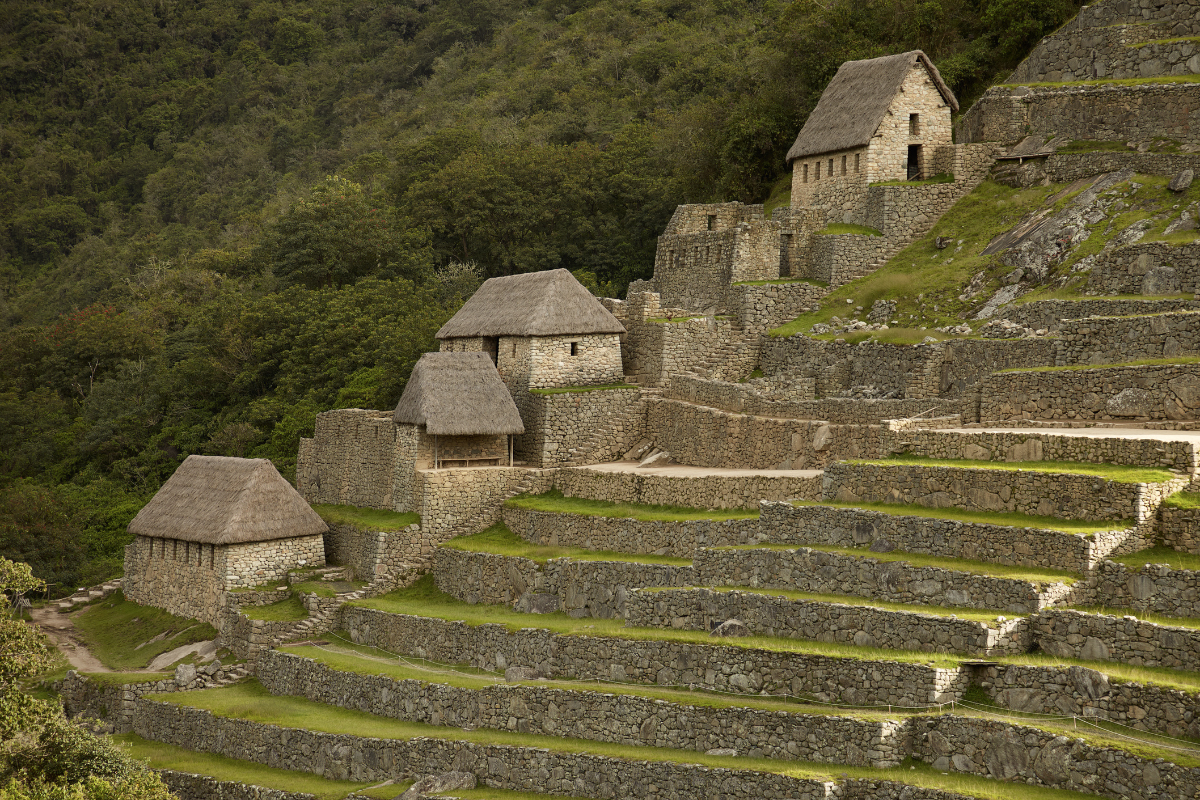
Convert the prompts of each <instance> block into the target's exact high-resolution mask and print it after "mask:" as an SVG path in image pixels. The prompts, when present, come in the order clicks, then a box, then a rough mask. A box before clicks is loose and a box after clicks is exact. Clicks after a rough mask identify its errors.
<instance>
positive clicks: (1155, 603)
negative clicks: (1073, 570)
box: [1073, 561, 1200, 617]
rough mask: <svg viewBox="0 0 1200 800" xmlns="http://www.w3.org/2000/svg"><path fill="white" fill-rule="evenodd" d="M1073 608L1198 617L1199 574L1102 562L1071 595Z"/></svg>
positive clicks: (1194, 571)
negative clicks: (1105, 607)
mask: <svg viewBox="0 0 1200 800" xmlns="http://www.w3.org/2000/svg"><path fill="white" fill-rule="evenodd" d="M1073 602H1074V604H1075V605H1082V606H1110V607H1115V608H1132V609H1135V610H1137V611H1139V612H1141V613H1145V614H1162V615H1164V616H1168V617H1200V572H1197V571H1196V570H1190V569H1172V568H1171V566H1170V565H1169V564H1146V565H1144V566H1142V567H1141V568H1139V569H1134V568H1132V567H1127V566H1125V565H1124V564H1119V563H1117V562H1115V561H1103V562H1101V563H1100V565H1099V566H1098V567H1097V568H1096V570H1095V571H1094V572H1092V573H1091V574H1090V575H1088V579H1087V582H1086V585H1085V586H1083V587H1080V588H1079V589H1078V590H1077V591H1076V593H1075V599H1074V601H1073Z"/></svg>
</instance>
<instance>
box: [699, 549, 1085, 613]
mask: <svg viewBox="0 0 1200 800" xmlns="http://www.w3.org/2000/svg"><path fill="white" fill-rule="evenodd" d="M695 567H696V581H695V585H699V586H752V587H755V588H761V587H778V588H784V589H795V590H797V591H802V592H813V593H817V594H848V595H856V596H859V597H868V598H871V599H872V600H884V601H887V602H892V603H915V604H919V605H931V606H961V607H964V608H980V609H997V610H1000V611H1007V612H1010V613H1013V614H1030V613H1032V612H1035V611H1037V610H1039V609H1041V608H1046V607H1049V606H1053V605H1058V604H1061V603H1064V602H1066V600H1067V598H1068V597H1069V596H1071V594H1072V593H1071V586H1070V584H1068V583H1054V584H1046V585H1039V584H1035V583H1032V582H1030V581H1024V580H1017V579H1015V578H996V577H993V576H990V575H977V574H975V573H971V572H958V571H955V570H948V569H941V568H938V567H919V566H915V565H913V564H910V563H907V562H904V561H879V560H878V559H874V558H871V557H870V555H869V551H866V552H864V553H863V554H862V555H861V556H858V555H846V554H842V553H827V552H824V551H821V550H811V549H809V548H807V547H801V548H797V549H794V550H777V549H766V548H763V549H746V550H743V549H736V550H733V549H711V548H704V549H701V550H699V551H698V552H697V553H696V560H695Z"/></svg>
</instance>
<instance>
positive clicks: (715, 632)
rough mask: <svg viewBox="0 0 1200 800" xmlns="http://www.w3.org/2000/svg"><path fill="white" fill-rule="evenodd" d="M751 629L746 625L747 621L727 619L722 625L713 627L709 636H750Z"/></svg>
mask: <svg viewBox="0 0 1200 800" xmlns="http://www.w3.org/2000/svg"><path fill="white" fill-rule="evenodd" d="M749 635H750V629H749V628H747V627H746V623H744V622H742V621H741V620H740V619H727V620H725V621H724V622H722V623H721V624H720V625H718V626H717V627H715V628H713V629H712V633H710V634H709V636H717V637H723V636H749Z"/></svg>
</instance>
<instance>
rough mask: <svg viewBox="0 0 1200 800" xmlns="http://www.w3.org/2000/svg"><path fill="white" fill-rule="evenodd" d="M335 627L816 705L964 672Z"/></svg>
mask: <svg viewBox="0 0 1200 800" xmlns="http://www.w3.org/2000/svg"><path fill="white" fill-rule="evenodd" d="M342 624H343V625H344V626H345V628H346V629H347V630H348V631H349V632H350V636H351V638H352V639H353V640H354V641H355V642H357V643H359V644H367V645H372V646H375V647H381V648H383V649H385V650H388V651H391V652H394V653H402V654H405V655H412V656H416V657H418V658H426V659H429V660H431V661H440V662H442V663H448V664H462V663H470V664H471V665H472V666H475V667H481V668H483V669H488V670H496V669H504V668H506V667H507V666H530V667H535V668H537V670H538V671H539V672H540V673H542V674H543V675H546V676H549V677H556V676H570V677H573V678H579V679H596V680H612V681H619V682H628V683H644V684H652V685H653V684H657V685H660V686H680V685H693V684H694V685H695V687H696V688H699V689H705V690H715V691H720V692H734V693H744V694H758V693H759V692H764V691H765V692H767V693H768V694H791V695H797V696H810V697H813V698H814V699H817V700H819V701H821V702H824V703H848V704H856V705H880V704H891V705H906V706H925V705H928V704H930V703H944V702H949V701H950V700H956V699H958V698H960V697H961V696H962V693H963V692H964V691H966V689H967V686H968V685H969V683H970V675H969V673H968V671H967V670H966V669H965V668H952V669H941V668H936V667H930V666H927V665H924V664H911V663H900V662H892V661H866V660H859V659H853V658H833V657H827V656H818V655H806V654H803V653H792V652H782V651H775V650H764V649H760V648H748V647H738V646H736V645H721V644H711V645H710V644H694V643H690V642H679V641H667V640H662V639H646V640H634V639H621V638H616V637H597V636H576V635H570V636H568V635H556V634H552V633H551V632H550V631H547V630H539V629H531V628H526V629H523V630H520V631H515V632H510V631H509V630H508V629H507V628H506V627H505V626H504V625H479V626H474V627H472V626H470V625H467V624H465V623H463V622H452V621H447V620H440V619H434V618H429V617H413V616H408V615H404V614H389V613H385V612H382V611H376V610H373V609H368V608H360V607H354V606H350V607H347V608H346V609H345V610H344V611H343V612H342Z"/></svg>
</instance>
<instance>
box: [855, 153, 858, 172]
mask: <svg viewBox="0 0 1200 800" xmlns="http://www.w3.org/2000/svg"><path fill="white" fill-rule="evenodd" d="M854 171H855V172H858V153H855V154H854Z"/></svg>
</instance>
